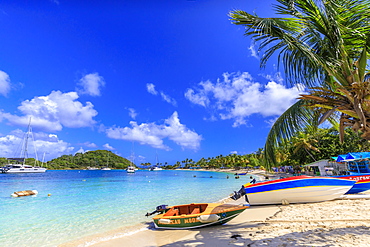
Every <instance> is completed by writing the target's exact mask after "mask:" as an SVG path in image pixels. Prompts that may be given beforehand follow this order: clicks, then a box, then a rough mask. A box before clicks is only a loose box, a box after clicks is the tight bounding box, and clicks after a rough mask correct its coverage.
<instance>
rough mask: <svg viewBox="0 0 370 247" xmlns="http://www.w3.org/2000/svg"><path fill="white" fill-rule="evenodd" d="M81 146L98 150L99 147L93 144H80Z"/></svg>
mask: <svg viewBox="0 0 370 247" xmlns="http://www.w3.org/2000/svg"><path fill="white" fill-rule="evenodd" d="M80 145H84V146H86V147H89V148H97V147H98V145H96V144H95V143H93V142H84V143H80Z"/></svg>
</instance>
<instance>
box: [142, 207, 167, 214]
mask: <svg viewBox="0 0 370 247" xmlns="http://www.w3.org/2000/svg"><path fill="white" fill-rule="evenodd" d="M167 209H168V205H159V206H157V207H156V209H155V211H153V212H151V213H146V215H145V216H146V217H148V216H151V215H153V214H156V213H163V212H164V211H166V210H167Z"/></svg>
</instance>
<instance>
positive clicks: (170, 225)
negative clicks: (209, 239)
mask: <svg viewBox="0 0 370 247" xmlns="http://www.w3.org/2000/svg"><path fill="white" fill-rule="evenodd" d="M248 207H249V206H246V205H236V204H222V203H192V204H184V205H178V206H172V207H167V205H161V206H158V207H157V209H156V210H155V211H154V212H152V213H147V214H146V216H150V215H153V214H155V213H159V215H156V216H154V217H153V221H154V225H155V227H156V228H164V229H191V228H198V227H204V226H210V225H219V224H223V223H226V222H228V221H230V220H231V219H233V218H235V217H236V216H238V215H239V214H240V213H242V212H243V211H244V210H245V209H247V208H248Z"/></svg>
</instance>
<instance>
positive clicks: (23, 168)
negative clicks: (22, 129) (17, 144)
mask: <svg viewBox="0 0 370 247" xmlns="http://www.w3.org/2000/svg"><path fill="white" fill-rule="evenodd" d="M30 137H31V139H32V141H33V145H34V149H35V156H36V158H35V165H36V166H31V165H26V163H25V162H26V157H28V155H27V149H28V139H29V138H30ZM34 142H35V141H34V139H33V134H32V129H31V120H30V123H29V124H28V131H27V134H26V136H25V138H24V140H23V143H22V154H23V155H22V154H21V157H23V158H8V160H9V161H11V160H13V161H17V162H18V164H17V163H15V164H14V163H11V162H9V163H8V164H7V165H5V166H4V167H1V168H0V172H2V173H31V172H46V170H47V169H46V168H45V167H39V166H37V163H36V162H39V161H38V160H37V153H36V147H35V144H34Z"/></svg>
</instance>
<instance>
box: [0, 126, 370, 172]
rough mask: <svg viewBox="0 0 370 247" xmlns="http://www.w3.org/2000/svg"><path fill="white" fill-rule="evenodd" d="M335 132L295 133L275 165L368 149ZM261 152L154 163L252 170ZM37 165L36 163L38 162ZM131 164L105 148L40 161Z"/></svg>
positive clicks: (81, 165) (71, 165) (52, 165)
mask: <svg viewBox="0 0 370 247" xmlns="http://www.w3.org/2000/svg"><path fill="white" fill-rule="evenodd" d="M338 135H339V131H338V130H337V129H336V128H334V127H332V128H328V129H312V128H308V129H306V130H304V131H302V132H297V133H295V135H294V136H292V138H290V139H287V140H286V141H284V142H283V143H282V145H280V146H279V148H277V149H275V159H276V167H279V166H293V167H295V168H296V170H297V167H299V166H301V165H305V164H309V163H312V162H314V161H318V160H322V159H330V158H331V157H334V156H337V155H339V154H346V153H349V152H363V151H368V150H370V142H369V141H367V140H365V139H363V138H362V137H361V136H360V135H359V134H358V133H356V132H354V131H353V130H352V129H350V128H347V129H345V141H344V142H343V143H342V142H340V140H339V138H338ZM264 160H265V159H264V151H263V149H259V150H258V151H256V152H254V153H251V154H244V155H238V154H229V155H226V156H223V155H219V156H216V157H209V158H201V159H199V160H198V161H194V160H192V159H185V160H182V161H177V162H175V163H174V164H168V163H167V162H164V163H157V164H154V165H158V166H161V167H163V168H164V169H176V168H180V167H183V168H186V169H191V168H192V169H197V168H202V169H222V168H231V169H236V170H238V169H241V168H243V169H245V168H247V169H249V168H250V169H253V168H255V167H259V168H262V169H265V168H266V166H265V163H264ZM6 163H7V160H6V158H0V165H4V164H6ZM26 164H29V165H36V163H35V159H33V158H30V159H26ZM38 164H39V165H41V164H40V162H39V163H38ZM129 165H132V163H131V162H130V161H129V160H127V159H125V158H122V157H120V156H118V155H116V154H114V153H112V152H110V151H107V150H96V151H89V152H86V153H83V154H82V153H76V154H75V155H63V156H61V157H59V158H56V159H53V160H51V161H48V162H47V163H44V164H42V166H44V167H47V168H48V169H50V170H54V169H55V170H64V169H86V168H87V167H97V168H102V167H105V166H108V167H109V168H111V169H126V168H127V167H128V166H129ZM140 165H141V166H143V167H148V168H147V169H149V167H150V166H152V164H151V163H142V164H140Z"/></svg>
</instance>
